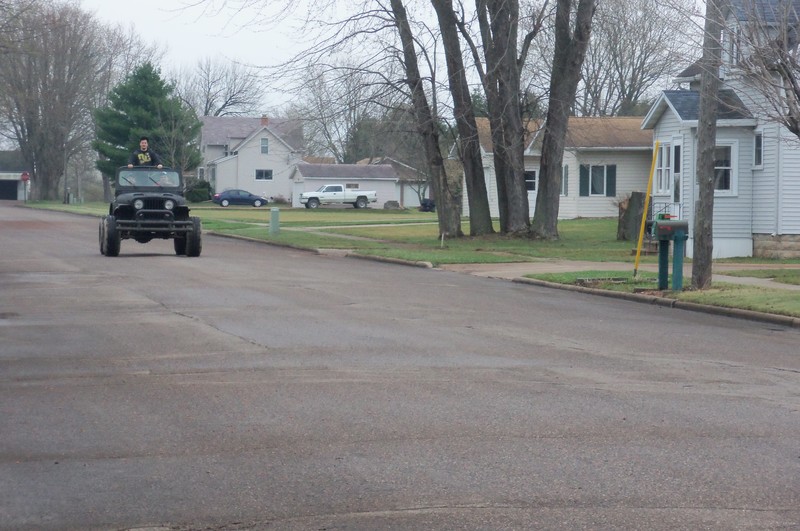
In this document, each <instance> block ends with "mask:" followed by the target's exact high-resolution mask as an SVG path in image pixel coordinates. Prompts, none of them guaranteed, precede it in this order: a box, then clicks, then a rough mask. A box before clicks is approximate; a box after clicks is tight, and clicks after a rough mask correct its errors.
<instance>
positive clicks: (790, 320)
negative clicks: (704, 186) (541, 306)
mask: <svg viewBox="0 0 800 531" xmlns="http://www.w3.org/2000/svg"><path fill="white" fill-rule="evenodd" d="M511 282H517V283H519V284H531V285H534V286H541V287H545V288H554V289H562V290H567V291H577V292H580V293H587V294H590V295H600V296H603V297H610V298H612V299H623V300H627V301H632V302H640V303H648V304H654V305H656V306H663V307H666V308H677V309H679V310H688V311H692V312H700V313H709V314H713V315H722V316H725V317H736V318H738V319H747V320H750V321H760V322H763V323H771V324H776V325H780V326H786V327H789V328H800V318H797V317H789V316H787V315H778V314H773V313H764V312H756V311H753V310H743V309H741V308H725V307H723V306H711V305H709V304H698V303H696V302H686V301H679V300H676V299H669V298H667V297H656V296H654V295H642V294H639V293H625V292H621V291H611V290H606V289H597V288H587V287H584V286H574V285H572V284H559V283H557V282H548V281H546V280H538V279H535V278H524V277H519V278H515V279H512V280H511Z"/></svg>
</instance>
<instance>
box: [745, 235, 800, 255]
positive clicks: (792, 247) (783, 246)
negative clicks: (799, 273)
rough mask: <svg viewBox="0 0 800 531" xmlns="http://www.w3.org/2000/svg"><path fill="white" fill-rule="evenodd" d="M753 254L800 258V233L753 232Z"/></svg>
mask: <svg viewBox="0 0 800 531" xmlns="http://www.w3.org/2000/svg"><path fill="white" fill-rule="evenodd" d="M753 256H755V257H756V258H777V259H784V258H800V234H783V235H781V236H771V235H769V234H753Z"/></svg>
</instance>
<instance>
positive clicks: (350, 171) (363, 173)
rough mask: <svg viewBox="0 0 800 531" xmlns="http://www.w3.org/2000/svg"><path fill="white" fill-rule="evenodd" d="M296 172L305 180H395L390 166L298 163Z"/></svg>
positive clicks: (395, 177) (394, 172)
mask: <svg viewBox="0 0 800 531" xmlns="http://www.w3.org/2000/svg"><path fill="white" fill-rule="evenodd" d="M296 171H297V172H298V173H299V174H300V175H301V176H302V177H303V178H305V179H336V180H341V179H372V180H391V181H396V180H397V178H398V177H397V172H396V171H394V168H393V167H392V166H391V164H309V163H307V162H298V163H297V167H296Z"/></svg>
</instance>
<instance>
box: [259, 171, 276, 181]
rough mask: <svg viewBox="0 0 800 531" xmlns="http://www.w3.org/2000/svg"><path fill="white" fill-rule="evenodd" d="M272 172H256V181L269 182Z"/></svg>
mask: <svg viewBox="0 0 800 531" xmlns="http://www.w3.org/2000/svg"><path fill="white" fill-rule="evenodd" d="M271 180H272V170H256V181H271Z"/></svg>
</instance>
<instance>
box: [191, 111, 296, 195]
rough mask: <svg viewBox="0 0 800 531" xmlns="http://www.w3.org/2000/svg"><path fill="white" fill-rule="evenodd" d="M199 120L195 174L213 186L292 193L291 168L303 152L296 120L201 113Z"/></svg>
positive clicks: (273, 192)
mask: <svg viewBox="0 0 800 531" xmlns="http://www.w3.org/2000/svg"><path fill="white" fill-rule="evenodd" d="M202 122H203V127H202V129H201V141H200V149H201V152H202V155H203V165H202V166H201V168H200V169H199V175H198V176H199V177H200V178H205V179H206V180H208V181H209V182H210V183H211V185H212V187H213V188H214V190H216V191H218V192H219V191H222V190H225V189H228V188H240V189H243V190H247V191H248V192H251V193H253V194H256V195H265V196H268V197H283V198H286V199H287V200H289V199H290V198H291V196H292V191H293V182H292V173H293V171H294V167H295V164H297V162H299V161H300V160H301V157H302V146H303V135H302V126H301V124H300V123H299V122H297V121H293V120H275V119H273V120H270V119H268V118H267V117H261V118H247V117H236V116H204V117H203V118H202Z"/></svg>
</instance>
